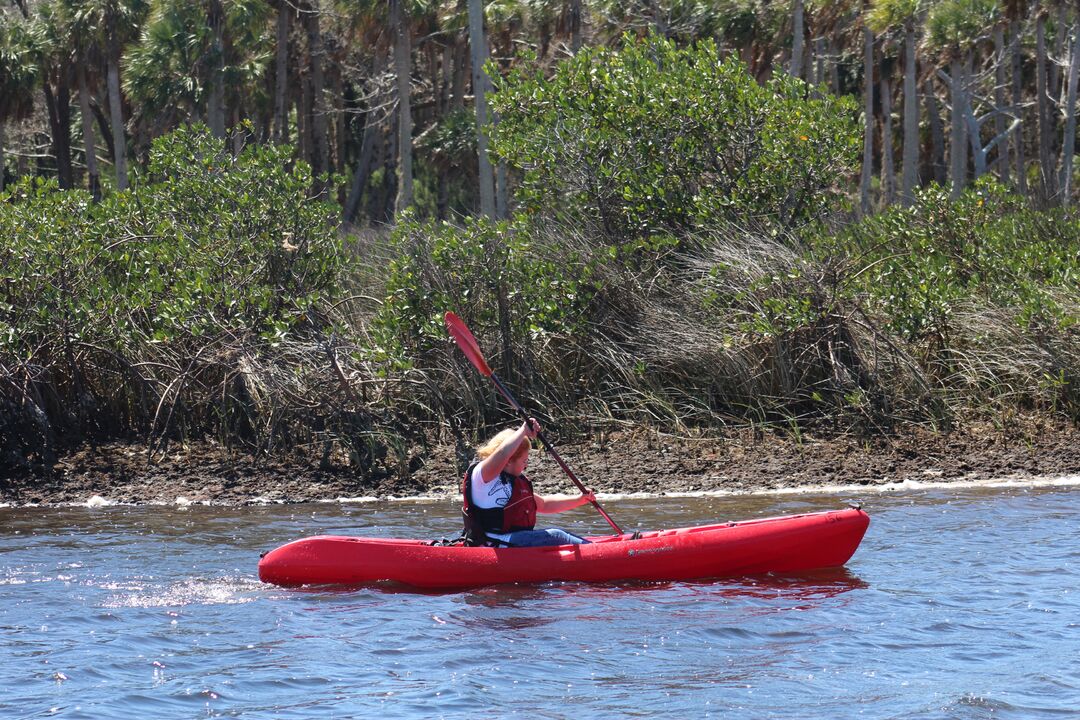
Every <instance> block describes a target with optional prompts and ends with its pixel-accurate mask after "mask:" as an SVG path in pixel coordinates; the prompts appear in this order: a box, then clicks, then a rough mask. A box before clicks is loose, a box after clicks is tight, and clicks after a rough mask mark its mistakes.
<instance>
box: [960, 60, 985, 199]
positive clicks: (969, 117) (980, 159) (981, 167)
mask: <svg viewBox="0 0 1080 720" xmlns="http://www.w3.org/2000/svg"><path fill="white" fill-rule="evenodd" d="M972 62H973V58H972V55H971V53H970V52H969V53H968V55H967V58H966V59H965V60H964V70H963V80H964V83H963V84H962V85H961V88H962V91H961V95H960V101H961V103H962V104H961V106H960V110H961V112H962V113H963V117H964V129H965V130H966V132H967V139H968V143H969V144H970V145H971V156H972V158H973V160H974V163H975V179H976V180H978V179H979V178H981V177H982V176H983V175H985V174H986V170H987V164H986V154H987V148H984V147H983V144H982V133H981V132H980V126H979V121H978V119H977V118H976V117H975V111H974V110H973V109H972V107H971V96H970V95H969V94H968V91H967V84H966V83H967V79H968V78H969V77H971V74H972Z"/></svg>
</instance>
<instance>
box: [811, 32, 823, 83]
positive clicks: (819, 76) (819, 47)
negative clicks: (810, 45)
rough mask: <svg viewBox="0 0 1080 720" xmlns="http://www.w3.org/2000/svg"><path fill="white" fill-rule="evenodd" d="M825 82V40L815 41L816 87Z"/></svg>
mask: <svg viewBox="0 0 1080 720" xmlns="http://www.w3.org/2000/svg"><path fill="white" fill-rule="evenodd" d="M823 82H825V38H815V39H814V86H815V87H816V86H819V85H821V84H822V83H823Z"/></svg>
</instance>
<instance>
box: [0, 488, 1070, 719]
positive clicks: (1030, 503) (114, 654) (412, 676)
mask: <svg viewBox="0 0 1080 720" xmlns="http://www.w3.org/2000/svg"><path fill="white" fill-rule="evenodd" d="M98 504H99V505H100V503H98ZM837 505H838V498H837V497H835V496H813V495H799V496H797V497H793V496H789V495H770V496H750V497H740V498H730V499H718V498H716V497H708V498H683V499H671V498H667V499H664V500H657V499H649V500H630V499H627V500H621V501H617V502H614V503H609V505H608V510H609V512H611V513H612V514H613V516H615V515H616V514H617V515H618V516H619V517H620V518H626V517H629V518H634V519H635V522H637V523H639V524H640V525H641V526H643V527H675V526H686V525H691V524H700V523H706V522H712V521H715V520H716V519H717V518H718V517H721V518H728V517H760V516H766V515H775V514H778V513H781V512H797V511H805V510H814V509H823V508H830V507H836V506H837ZM869 511H870V513H871V516H872V518H873V520H872V524H871V527H870V532H869V534H868V535H867V538H866V540H865V542H864V545H863V547H862V548H861V549H860V550H859V552H858V554H856V556H855V558H854V560H853V561H852V562H851V563H850V564H849V566H848V568H846V569H842V570H839V571H831V572H827V573H814V574H809V575H800V576H794V577H751V578H733V579H725V580H719V581H708V582H691V583H610V584H602V585H584V584H577V583H547V584H540V585H530V586H500V587H492V588H481V589H476V590H471V591H467V592H439V593H416V592H411V591H408V590H407V589H405V588H402V587H400V586H394V585H376V586H369V587H360V588H304V589H298V590H284V589H280V588H275V587H269V586H265V585H262V584H260V583H259V582H258V581H257V580H256V579H255V577H254V566H255V562H256V559H257V557H258V553H259V552H260V551H261V550H266V549H269V548H271V547H274V546H276V545H278V544H280V543H281V542H282V541H284V540H286V539H291V538H293V537H298V536H301V535H308V534H317V533H322V532H339V533H348V534H357V535H366V536H399V537H409V536H418V537H426V536H432V537H437V536H441V535H446V534H447V533H449V532H453V529H455V528H456V524H457V522H458V520H457V513H458V508H456V507H455V505H454V503H452V502H449V501H447V502H423V503H414V504H409V503H379V502H369V503H363V504H358V505H343V504H319V505H310V506H282V505H271V506H260V507H249V508H212V507H202V506H195V505H193V506H188V507H182V508H181V507H159V508H139V507H128V506H102V507H93V508H87V507H73V508H64V509H60V510H57V509H45V508H36V509H32V508H0V558H2V564H0V647H2V648H3V653H0V717H4V718H7V717H11V718H30V717H63V718H83V717H86V718H131V717H154V718H191V717H197V716H198V717H223V716H244V717H275V718H324V717H372V716H377V717H379V718H380V720H387V719H389V718H410V719H411V718H425V719H426V718H430V717H447V718H460V717H463V716H467V715H480V716H484V715H485V714H498V715H499V716H500V717H505V718H518V717H529V718H560V719H561V718H576V717H582V716H596V717H626V718H633V717H650V718H651V717H745V718H770V717H775V718H790V717H847V716H851V715H856V714H861V715H864V716H867V717H876V718H920V719H921V718H949V719H950V720H952V719H953V718H979V719H980V720H981V719H982V718H987V717H1003V718H1017V719H1020V718H1041V717H1046V718H1053V717H1076V714H1075V708H1077V707H1080V660H1078V659H1077V656H1078V653H1077V652H1076V650H1077V645H1076V638H1077V637H1078V635H1077V633H1078V631H1080V624H1078V623H1077V621H1076V618H1077V617H1078V616H1080V593H1077V592H1076V590H1075V588H1076V587H1077V586H1078V585H1080V570H1078V569H1077V568H1078V563H1077V562H1076V560H1077V558H1078V557H1080V551H1078V550H1077V546H1076V544H1075V543H1074V542H1071V541H1067V540H1068V539H1071V537H1072V536H1073V534H1074V533H1075V525H1076V518H1077V517H1078V516H1080V489H1077V488H1075V487H1053V486H1050V487H1045V488H1041V489H1038V488H1030V487H1020V486H1011V487H1005V488H988V487H973V488H929V489H927V488H923V489H915V490H902V491H895V492H893V493H890V494H883V495H878V496H875V497H874V498H873V500H872V502H871V506H870V507H869ZM566 517H567V518H568V519H567V523H568V524H575V525H577V524H579V525H583V526H585V527H584V528H582V529H584V530H585V531H587V532H588V531H592V532H604V528H603V527H597V528H591V529H590V527H589V525H590V524H591V523H595V522H596V521H595V518H593V517H592V516H591V515H589V514H588V513H585V512H584V511H580V512H579V511H575V512H574V513H570V514H568V515H567V516H566ZM496 707H497V708H498V711H497V712H493V708H496Z"/></svg>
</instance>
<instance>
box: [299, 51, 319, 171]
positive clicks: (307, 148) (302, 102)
mask: <svg viewBox="0 0 1080 720" xmlns="http://www.w3.org/2000/svg"><path fill="white" fill-rule="evenodd" d="M298 71H299V82H298V83H297V84H298V85H299V87H300V95H299V96H298V97H297V98H296V137H297V140H296V144H297V147H298V150H299V154H300V158H301V159H303V161H304V162H306V163H307V164H308V165H311V166H314V165H315V161H314V159H313V158H312V147H313V146H314V144H315V143H313V142H312V140H311V103H312V100H311V72H310V71H309V70H307V69H298Z"/></svg>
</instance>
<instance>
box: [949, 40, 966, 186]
mask: <svg viewBox="0 0 1080 720" xmlns="http://www.w3.org/2000/svg"><path fill="white" fill-rule="evenodd" d="M949 74H950V76H951V77H950V80H949V103H950V104H951V105H952V107H951V108H950V112H949V125H950V128H951V137H950V140H949V182H950V183H951V184H952V190H951V192H950V197H952V198H954V199H955V198H958V197H960V193H962V192H963V191H964V183H965V181H966V179H967V161H968V158H967V133H966V132H965V129H966V128H965V122H966V121H965V119H964V102H965V101H964V83H965V81H966V79H965V77H964V63H963V61H961V60H960V59H954V60H953V61H952V62H950V63H949Z"/></svg>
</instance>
